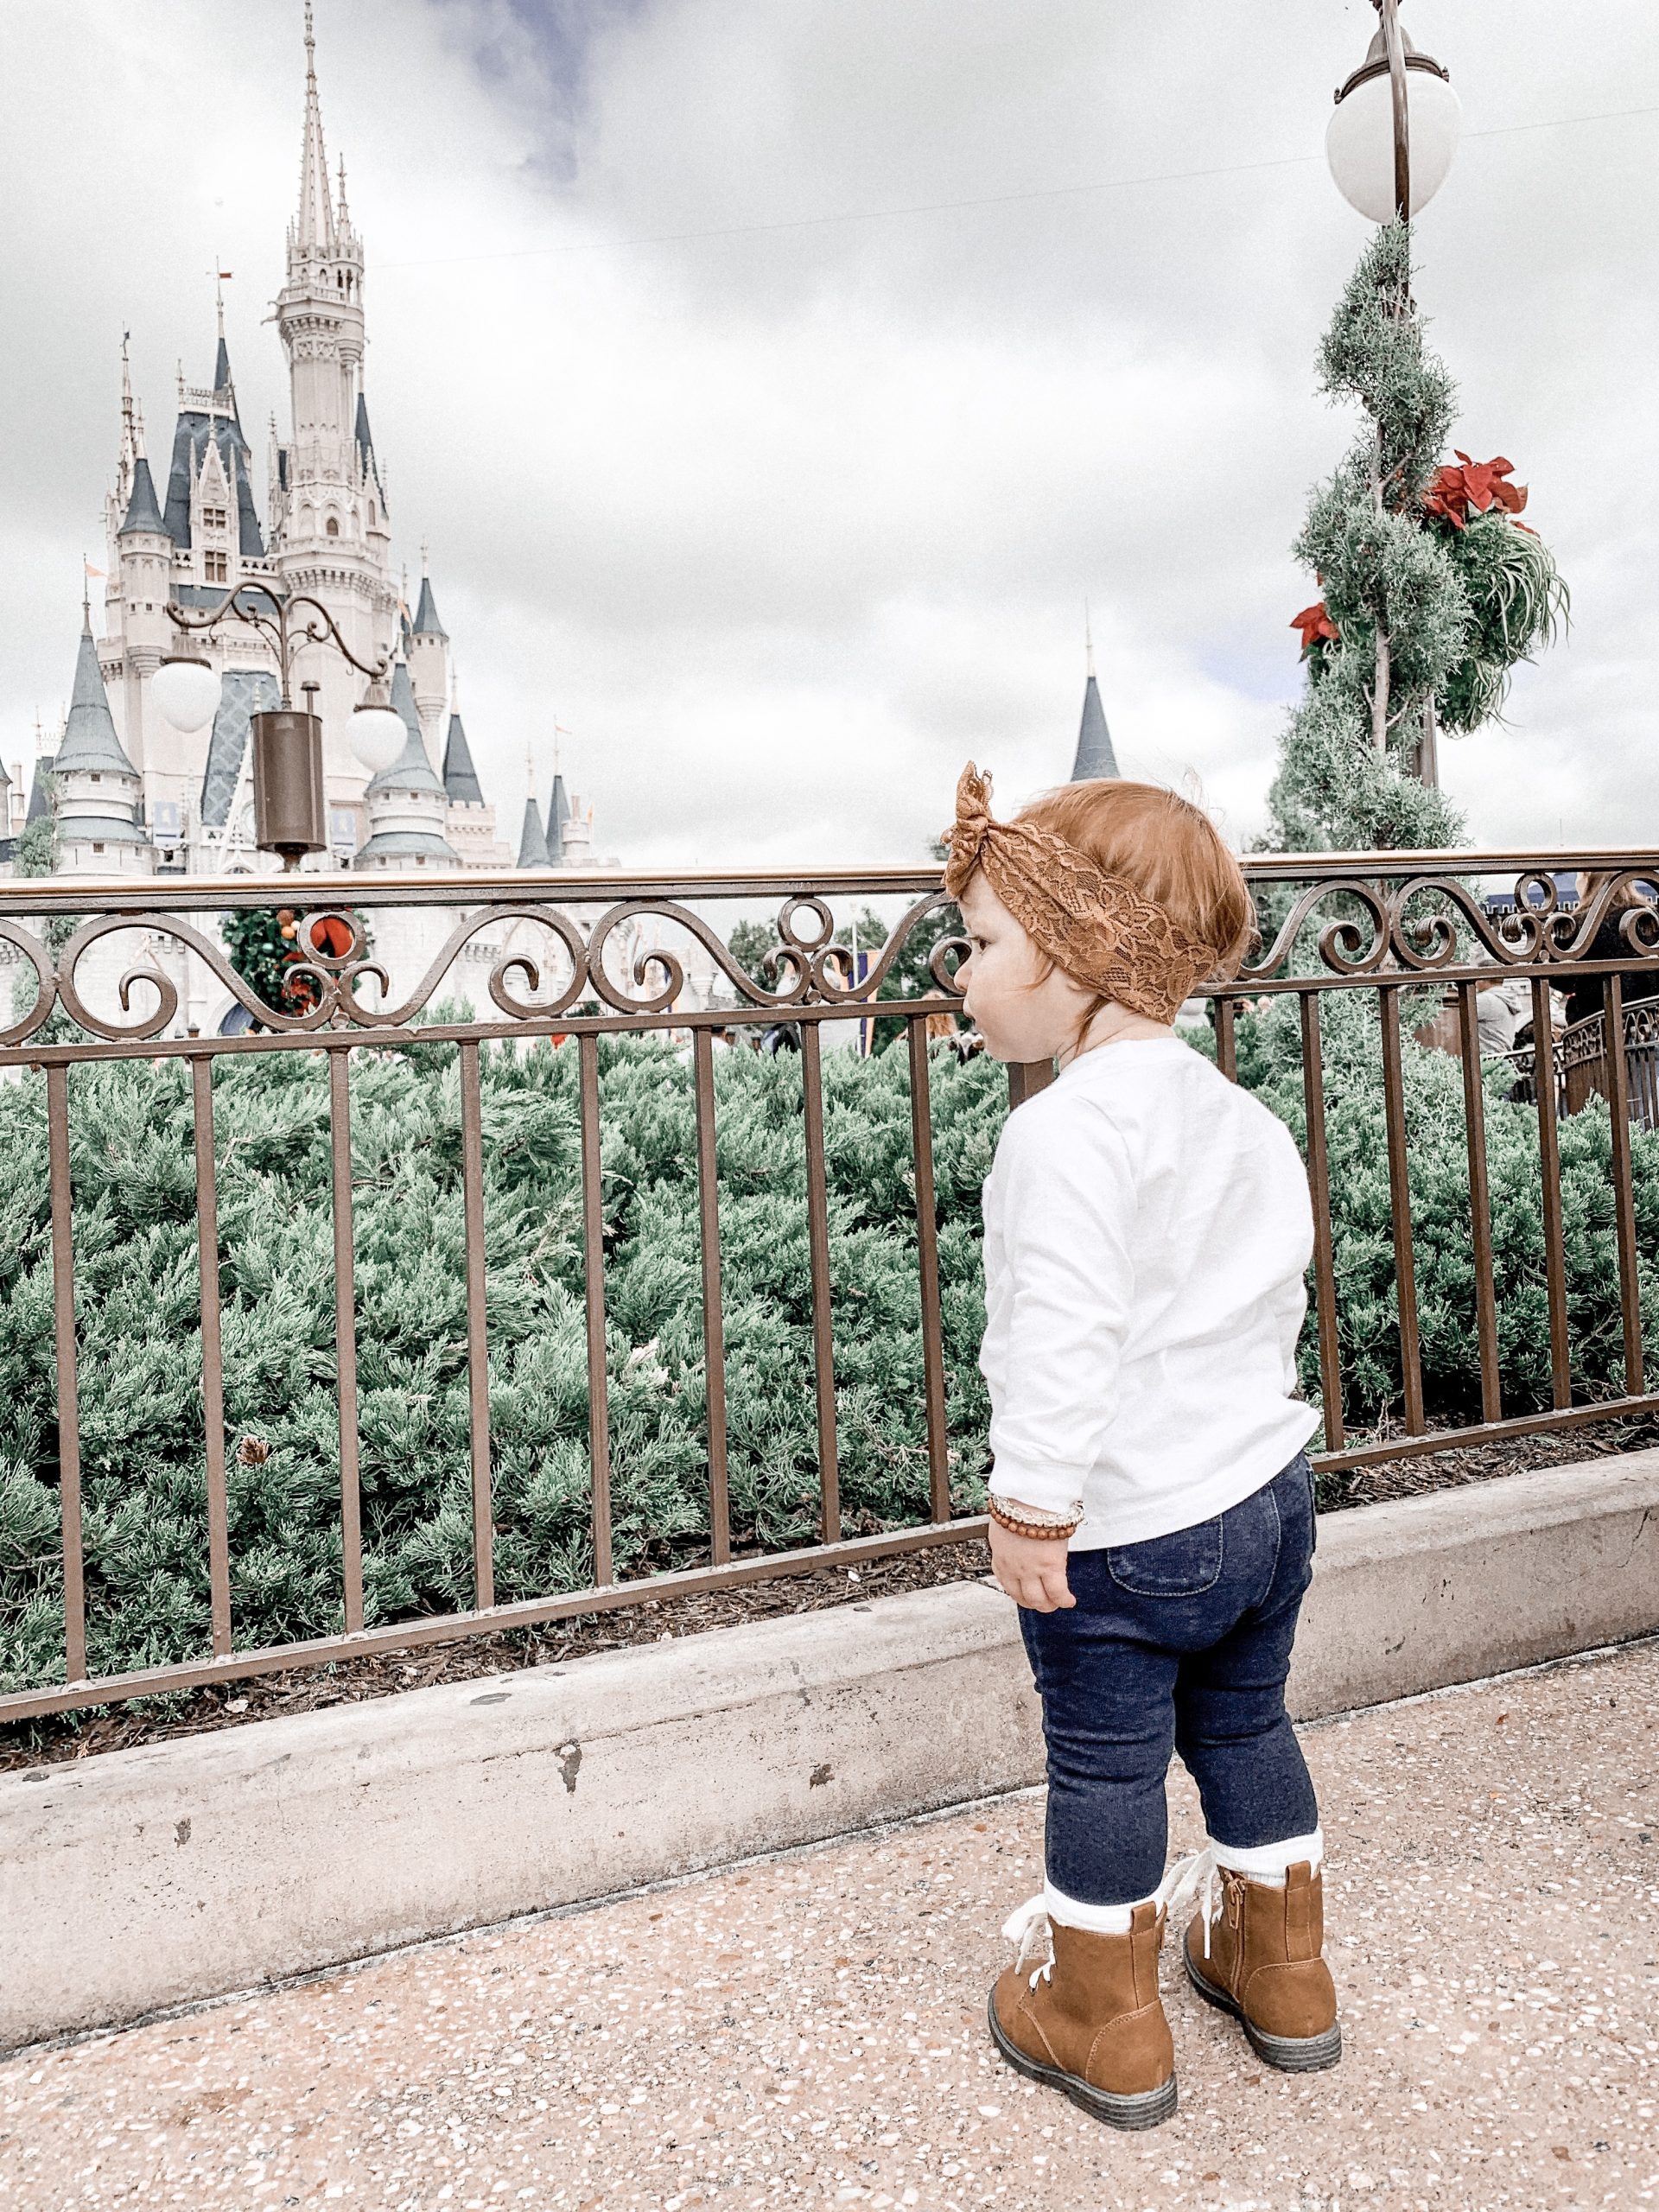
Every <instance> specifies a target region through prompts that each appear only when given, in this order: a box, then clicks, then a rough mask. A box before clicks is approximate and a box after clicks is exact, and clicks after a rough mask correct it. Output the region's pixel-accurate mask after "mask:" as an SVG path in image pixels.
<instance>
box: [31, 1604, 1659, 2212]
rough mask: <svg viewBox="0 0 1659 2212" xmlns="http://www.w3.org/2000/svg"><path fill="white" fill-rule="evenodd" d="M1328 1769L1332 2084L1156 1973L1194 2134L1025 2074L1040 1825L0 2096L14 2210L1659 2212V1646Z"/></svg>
mask: <svg viewBox="0 0 1659 2212" xmlns="http://www.w3.org/2000/svg"><path fill="white" fill-rule="evenodd" d="M1307 1740H1308V1751H1309V1755H1310V1758H1311V1759H1312V1763H1313V1770H1314V1774H1315V1777H1316V1779H1317V1780H1318V1782H1319V1789H1320V1796H1321V1799H1322V1804H1323V1812H1324V1817H1325V1826H1326V1830H1327V1833H1328V1834H1330V1835H1331V1837H1332V1842H1333V1851H1334V1856H1333V1860H1332V1867H1331V1871H1330V1875H1329V1878H1328V1884H1327V1892H1328V1894H1327V1912H1328V1920H1329V1924H1330V1929H1331V1934H1332V1948H1331V1955H1332V1961H1333V1963H1334V1966H1335V1969H1336V1974H1337V1978H1338V1987H1339V1989H1340V1990H1341V1993H1342V1998H1343V2006H1344V2018H1345V2022H1346V2031H1347V2041H1348V2052H1347V2056H1346V2057H1345V2058H1344V2063H1343V2064H1342V2066H1341V2068H1340V2069H1338V2071H1337V2072H1335V2073H1333V2074H1325V2075H1315V2076H1314V2077H1313V2078H1312V2079H1304V2080H1297V2079H1295V2078H1294V2077H1291V2078H1287V2077H1285V2076H1282V2075H1274V2074H1271V2073H1269V2072H1268V2071H1267V2070H1265V2069H1263V2068H1262V2067H1261V2066H1259V2065H1258V2064H1257V2063H1255V2060H1254V2059H1253V2058H1252V2057H1251V2056H1249V2053H1248V2051H1247V2050H1246V2049H1245V2047H1244V2045H1243V2042H1242V2041H1241V2040H1240V2038H1239V2037H1238V2035H1237V2033H1236V2031H1235V2030H1234V2029H1233V2028H1232V2026H1231V2025H1230V2024H1229V2023H1227V2022H1225V2021H1224V2020H1222V2019H1221V2018H1219V2017H1218V2016H1217V2014H1215V2013H1214V2012H1211V2011H1209V2010H1208V2009H1207V2008H1206V2007H1204V2006H1202V2005H1200V2004H1199V2003H1198V2000H1197V1999H1196V1998H1194V1997H1193V1996H1192V1994H1191V1993H1190V1992H1188V1991H1187V1990H1186V1989H1185V1986H1184V1984H1179V1983H1178V1980H1177V1976H1176V1975H1175V1974H1173V1973H1172V1972H1171V1970H1170V1969H1171V1967H1172V1965H1173V1961H1172V1960H1171V1959H1170V1958H1169V1957H1168V1955H1166V1961H1165V1989H1166V1999H1167V2001H1168V2004H1169V2007H1170V2012H1171V2017H1172V2020H1173V2025H1174V2031H1175V2045H1176V2053H1177V2061H1178V2063H1179V2069H1180V2080H1181V2110H1180V2113H1179V2116H1178V2117H1177V2118H1176V2119H1175V2120H1173V2121H1172V2122H1170V2123H1169V2124H1168V2125H1167V2126H1164V2127H1162V2128H1160V2129H1158V2130H1157V2131H1155V2132H1154V2133H1152V2134H1150V2135H1146V2136H1122V2135H1116V2134H1113V2133H1110V2132H1109V2131H1108V2130H1105V2129H1103V2128H1101V2127H1099V2126H1096V2125H1095V2124H1094V2123H1093V2122H1091V2121H1090V2120H1086V2119H1084V2117H1083V2116H1082V2115H1080V2114H1079V2113H1076V2112H1074V2111H1073V2109H1072V2108H1071V2107H1070V2106H1069V2105H1067V2104H1065V2102H1064V2101H1062V2100H1060V2099H1058V2098H1057V2097H1055V2096H1053V2095H1052V2094H1048V2093H1046V2092H1045V2091H1041V2090H1037V2089H1033V2088H1029V2087H1027V2086H1026V2085H1024V2084H1022V2083H1021V2082H1019V2081H1018V2080H1016V2079H1015V2077H1014V2076H1013V2075H1010V2074H1009V2073H1008V2072H1007V2071H1006V2070H1005V2069H1003V2068H1002V2067H1001V2065H1000V2064H999V2063H998V2062H997V2061H996V2059H995V2057H994V2056H993V2055H992V2053H991V2052H990V2050H989V2049H988V2045H987V2043H986V2038H985V2033H984V2028H983V2024H982V2011H983V2003H984V1993H985V1988H986V1985H987V1984H988V1981H989V1980H990V1979H991V1977H992V1975H993V1974H994V1973H995V1970H996V1968H997V1967H998V1966H999V1965H1000V1963H1001V1944H1000V1942H999V1939H998V1936H997V1926H998V1923H1000V1921H1001V1918H1002V1917H1003V1916H1004V1915H1005V1914H1006V1913H1007V1910H1009V1909H1010V1908H1011V1907H1012V1906H1013V1905H1014V1904H1017V1903H1018V1902H1019V1901H1020V1898H1022V1897H1025V1896H1027V1894H1028V1893H1029V1891H1031V1890H1032V1889H1033V1888H1034V1887H1035V1886H1036V1884H1037V1881H1038V1878H1039V1874H1038V1857H1039V1848H1040V1840H1041V1828H1042V1808H1041V1803H1040V1801H1039V1800H1037V1799H1034V1798H1032V1797H1022V1798H1018V1799H1014V1800H1009V1801H1004V1802H999V1803H997V1804H996V1805H995V1806H992V1807H989V1808H982V1809H981V1810H979V1811H976V1812H972V1813H968V1814H963V1815H952V1816H951V1817H950V1818H948V1819H943V1820H937V1821H927V1822H922V1823H918V1824H916V1825H914V1826H912V1827H906V1828H905V1829H902V1830H898V1831H894V1832H891V1833H889V1834H885V1835H882V1836H880V1837H867V1838H862V1839H860V1840H856V1841H854V1842H850V1843H842V1844H836V1845H830V1846H828V1847H823V1848H822V1849H819V1850H817V1851H813V1852H810V1853H802V1854H800V1855H798V1856H796V1857H792V1858H789V1859H779V1860H775V1861H772V1862H769V1863H767V1864H765V1865H762V1866H754V1867H751V1868H750V1869H749V1870H748V1871H747V1872H743V1873H738V1874H727V1875H718V1876H710V1877H709V1878H705V1879H702V1880H699V1881H696V1882H693V1883H689V1884H686V1885H683V1886H682V1887H680V1888H677V1889H675V1890H671V1891H665V1892H659V1893H658V1894H655V1895H652V1896H644V1897H634V1898H630V1899H628V1900H626V1902H624V1903H622V1904H614V1905H607V1906H606V1907H603V1908H602V1909H600V1910H594V1911H589V1912H582V1913H576V1914H573V1915H570V1916H567V1917H564V1918H561V1919H556V1920H549V1921H544V1922H542V1923H537V1924H536V1925H534V1926H527V1927H521V1928H517V1929H512V1930H511V1931H509V1932H506V1933H505V1934H495V1935H490V1936H474V1937H471V1938H469V1939H467V1941H465V1942H458V1943H452V1944H442V1945H430V1946H428V1947H426V1948H423V1949H421V1950H419V1951H416V1952H411V1953H409V1954H407V1955H404V1956H403V1957H400V1958H396V1959H391V1960H386V1961H381V1962H379V1963H377V1964H374V1965H372V1966H368V1967H363V1968H361V1969H359V1970H358V1971H357V1972H355V1973H340V1974H333V1975H330V1976H328V1977H327V1979H324V1980H318V1981H314V1982H311V1983H309V1984H308V1985H306V1986H302V1987H299V1988H295V1989H290V1990H287V1991H283V1992H282V1993H277V1994H275V1995H271V1996H267V1997H265V1998H263V1999H257V2000H255V1999H248V2000H242V2001H238V2002H237V2003H234V2004H231V2005H221V2006H219V2007H216V2008H213V2009H210V2010H207V2011H204V2012H199V2013H196V2014H194V2016H192V2017H191V2018H187V2019H183V2020H178V2021H174V2022H170V2023H168V2024H161V2025H156V2026H152V2027H147V2028H139V2029H135V2030H131V2031H128V2032H126V2033H124V2034H121V2035H116V2036H111V2037H105V2038H102V2039H100V2040H98V2041H94V2042H89V2043H83V2044H79V2045H77V2046H75V2047H73V2048H72V2049H69V2050H62V2051H59V2052H54V2053H51V2054H48V2055H43V2056H42V2055H37V2056H32V2057H26V2058H23V2059H19V2060H13V2061H11V2062H10V2063H8V2064H6V2065H3V2066H0V2208H4V2212H12V2208H21V2207H27V2208H29V2212H57V2208H59V2207H66V2208H67V2207H79V2206H92V2205H97V2206H108V2205H129V2206H138V2205H142V2206H143V2207H145V2208H146V2212H149V2208H151V2207H160V2206H166V2205H224V2206H228V2207H232V2208H235V2212H244V2208H247V2212H255V2209H256V2208H259V2209H261V2212H262V2209H263V2208H264V2207H267V2206H275V2205H283V2206H288V2205H303V2206H310V2205H314V2204H323V2203H327V2202H340V2203H342V2204H345V2205H354V2206H357V2207H359V2208H361V2209H362V2212H404V2208H415V2207H421V2208H425V2207H428V2206H433V2207H436V2206H449V2207H454V2208H461V2207H496V2206H512V2205H518V2204H527V2205H530V2206H532V2207H535V2208H538V2212H539V2208H541V2207H543V2206H549V2207H551V2206H562V2207H569V2208H571V2212H575V2208H578V2207H582V2208H586V2209H587V2212H624V2209H625V2208H628V2207H634V2206H639V2207H651V2208H653V2212H682V2208H685V2207H690V2206H693V2205H712V2206H716V2207H720V2208H728V2207H729V2208H737V2207H741V2206H752V2205H764V2206H771V2205H780V2204H804V2205H811V2206H819V2205H853V2204H862V2205H870V2206H875V2207H881V2206H914V2207H916V2208H918V2212H969V2208H977V2207H982V2206H998V2207H1007V2208H1024V2207H1027V2206H1030V2207H1045V2208H1047V2207H1052V2208H1054V2209H1055V2212H1107V2209H1108V2208H1112V2212H1116V2208H1120V2207H1122V2208H1130V2209H1131V2212H1139V2208H1142V2207H1155V2208H1160V2212H1161V2208H1164V2207H1172V2208H1173V2207H1185V2206H1221V2205H1224V2206H1230V2207H1233V2208H1235V2212H1243V2208H1244V2207H1247V2206H1248V2207H1252V2208H1255V2212H1316V2208H1317V2212H1336V2208H1338V2207H1340V2208H1341V2209H1342V2212H1353V2208H1357V2207H1362V2206H1367V2207H1368V2206H1373V2205H1376V2206H1387V2207H1389V2209H1390V2212H1405V2208H1408V2207H1430V2208H1433V2212H1489V2208H1495V2207H1500V2206H1503V2207H1509V2206H1514V2207H1521V2208H1525V2209H1526V2212H1539V2208H1541V2207H1554V2206H1557V2205H1566V2204H1579V2205H1611V2206H1616V2207H1618V2208H1620V2209H1621V2212H1623V2209H1624V2208H1627V2207H1638V2206H1642V2205H1645V2204H1649V2203H1655V2204H1659V2117H1656V2098H1659V1648H1656V1647H1655V1646H1653V1645H1648V1646H1643V1647H1641V1648H1639V1649H1633V1650H1630V1651H1627V1652H1625V1653H1624V1654H1622V1655H1620V1656H1617V1657H1614V1658H1611V1659H1605V1660H1600V1661H1592V1662H1584V1663H1581V1664H1579V1665H1575V1666H1573V1667H1568V1668H1563V1669H1558V1670H1555V1671H1554V1672H1550V1673H1545V1674H1535V1675H1526V1676H1517V1677H1511V1678H1510V1680H1509V1681H1503V1682H1500V1683H1497V1684H1496V1685H1492V1686H1489V1687H1487V1688H1480V1689H1477V1690H1471V1691H1463V1692H1452V1693H1449V1694H1446V1695H1443V1696H1440V1697H1438V1698H1434V1699H1430V1700H1423V1701H1421V1702H1419V1703H1416V1704H1414V1705H1409V1706H1395V1707H1382V1708H1380V1709H1378V1710H1376V1711H1375V1712H1371V1713H1363V1714H1361V1715H1359V1716H1358V1717H1357V1718H1356V1719H1351V1720H1346V1721H1341V1722H1336V1723H1332V1724H1330V1725H1328V1726H1323V1727H1320V1728H1316V1729H1313V1730H1311V1731H1310V1732H1309V1734H1308V1739H1307ZM1175 1804H1176V1816H1177V1827H1176V1835H1177V1841H1178V1842H1179V1844H1180V1846H1181V1847H1187V1846H1188V1845H1190V1844H1191V1843H1192V1841H1193V1840H1195V1835H1196V1822H1195V1820H1194V1816H1193V1804H1192V1796H1191V1794H1190V1792H1189V1790H1188V1789H1187V1788H1186V1785H1185V1780H1184V1779H1183V1780H1182V1781H1181V1782H1180V1783H1179V1785H1178V1787H1177V1789H1176V1792H1175Z"/></svg>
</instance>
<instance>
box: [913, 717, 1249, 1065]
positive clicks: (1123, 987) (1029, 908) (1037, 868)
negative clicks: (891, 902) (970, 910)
mask: <svg viewBox="0 0 1659 2212" xmlns="http://www.w3.org/2000/svg"><path fill="white" fill-rule="evenodd" d="M945 834H946V838H947V841H948V842H949V845H950V857H949V859H948V860H947V861H946V862H945V869H944V887H945V889H946V890H947V891H948V892H949V893H950V896H951V897H952V898H953V899H959V898H960V897H961V896H962V893H963V891H964V890H965V889H966V887H967V884H968V879H969V876H971V875H972V874H973V873H974V871H975V870H976V868H982V869H983V870H984V872H985V880H986V881H987V882H988V884H989V885H990V887H991V888H992V890H993V891H994V892H995V893H996V895H997V897H998V898H999V899H1001V901H1002V904H1003V905H1004V906H1006V907H1007V910H1008V912H1010V913H1011V914H1012V915H1013V916H1014V919H1015V921H1017V922H1018V923H1019V925H1020V928H1021V929H1023V930H1024V931H1025V932H1026V934H1027V937H1028V938H1031V940H1032V942H1033V944H1035V945H1037V946H1038V947H1039V950H1042V951H1043V952H1046V954H1047V955H1048V957H1049V958H1050V959H1051V960H1052V961H1053V962H1054V963H1055V965H1056V966H1057V967H1058V968H1063V969H1065V972H1066V974H1067V975H1068V976H1075V978H1076V979H1077V982H1080V983H1084V984H1086V985H1087V986H1088V988H1090V990H1091V991H1098V992H1099V993H1100V995H1101V996H1102V997H1103V998H1107V999H1111V1000H1113V1001H1115V1002H1116V1004H1117V1005H1119V1006H1126V1007H1128V1008H1129V1009H1130V1011H1131V1012H1132V1013H1135V1014H1145V1015H1146V1016H1147V1020H1150V1021H1173V1020H1174V1019H1175V1015H1176V1013H1177V1011H1178V1010H1179V1007H1180V1004H1181V1001H1182V1000H1183V999H1185V997H1186V996H1187V995H1188V993H1189V992H1190V991H1191V990H1192V986H1193V985H1194V984H1195V983H1196V982H1198V979H1199V977H1200V976H1204V975H1206V974H1207V973H1208V972H1209V970H1210V969H1211V967H1212V966H1213V965H1214V964H1215V961H1216V957H1217V954H1216V949H1215V947H1214V946H1213V945H1208V944H1201V943H1199V941H1198V939H1197V938H1191V937H1189V936H1187V934H1186V933H1185V931H1183V930H1179V929H1178V928H1177V927H1176V925H1175V924H1174V923H1173V921H1172V920H1171V919H1170V918H1169V916H1168V915H1167V914H1166V912H1164V910H1163V908H1162V907H1161V906H1157V905H1155V904H1154V902H1153V900H1151V899H1147V898H1143V897H1142V895H1141V893H1140V892H1138V891H1137V890H1135V887H1134V886H1133V885H1132V884H1128V883H1126V882H1125V881H1124V880H1123V879H1122V876H1118V875H1108V874H1106V873H1105V871H1104V870H1103V869H1102V868H1097V867H1096V865H1095V863H1094V861H1091V860H1090V859H1089V858H1088V857H1087V856H1086V855H1084V854H1083V853H1080V852H1079V851H1078V850H1077V847H1076V846H1075V845H1069V844H1067V842H1065V838H1064V837H1059V836H1056V835H1055V833H1054V832H1053V830H1052V829H1043V828H1042V827H1041V826H1040V825H1039V824H1038V823H1034V822H998V821H996V820H995V818H994V817H993V816H992V813H991V779H990V778H989V777H988V776H982V775H981V773H980V772H979V770H978V769H977V768H976V766H974V764H973V762H972V761H971V760H970V761H969V763H968V766H966V767H965V768H964V769H963V772H962V774H961V777H960V779H958V781H957V819H956V823H955V825H954V827H953V828H951V829H949V830H948V831H947V832H946V833H945Z"/></svg>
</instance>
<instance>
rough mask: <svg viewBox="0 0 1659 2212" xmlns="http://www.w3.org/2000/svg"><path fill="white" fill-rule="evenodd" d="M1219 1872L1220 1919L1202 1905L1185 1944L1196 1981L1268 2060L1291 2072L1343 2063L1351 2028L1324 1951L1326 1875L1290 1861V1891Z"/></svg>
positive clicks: (1287, 1884) (1190, 1974) (1287, 1885)
mask: <svg viewBox="0 0 1659 2212" xmlns="http://www.w3.org/2000/svg"><path fill="white" fill-rule="evenodd" d="M1216 1874H1217V1878H1218V1880H1219V1882H1220V1884H1221V1897H1222V1904H1221V1910H1220V1912H1219V1914H1218V1915H1217V1917H1216V1918H1215V1919H1214V1920H1213V1921H1212V1920H1211V1919H1210V1918H1209V1916H1208V1914H1207V1913H1206V1912H1205V1910H1204V1909H1203V1907H1202V1906H1201V1907H1200V1908H1199V1910H1198V1914H1197V1915H1196V1916H1195V1917H1194V1919H1193V1921H1192V1925H1191V1926H1190V1927H1189V1928H1188V1929H1187V1931H1186V1940H1185V1943H1184V1945H1183V1947H1182V1955H1183V1956H1184V1958H1185V1962H1186V1974H1187V1979H1188V1980H1189V1981H1190V1982H1191V1983H1192V1986H1193V1988H1194V1989H1196V1990H1197V1991H1198V1994H1199V1996H1200V1997H1203V1998H1206V1999H1208V2000H1209V2002H1210V2003H1211V2005H1218V2006H1219V2007H1220V2009H1221V2010H1222V2011H1223V2012H1230V2013H1231V2014H1232V2016H1233V2018H1235V2019H1236V2020H1237V2021H1238V2022H1239V2024H1241V2026H1242V2027H1243V2030H1244V2032H1245V2034H1246V2035H1247V2036H1248V2037H1249V2042H1250V2048H1251V2049H1252V2050H1254V2051H1255V2054H1256V2056H1257V2057H1258V2058H1264V2059H1266V2061H1267V2063H1268V2065H1269V2066H1277V2067H1280V2068H1282V2069H1283V2070H1284V2071H1285V2072H1286V2073H1287V2074H1312V2073H1314V2072H1316V2071H1317V2070H1318V2069H1319V2068H1320V2067H1322V2066H1334V2065H1335V2064H1336V2063H1337V2061H1338V2059H1339V2058H1340V2057H1341V2056H1342V2030H1341V2028H1340V2027H1339V2026H1338V2024H1337V1992H1336V1986H1335V1985H1334V1984H1333V1982H1332V1980H1331V1969H1330V1967H1327V1966H1326V1964H1325V1961H1324V1960H1323V1958H1321V1957H1320V1955H1319V1954H1320V1951H1321V1949H1322V1948H1323V1946H1324V1942H1325V1890H1324V1885H1323V1882H1322V1881H1321V1879H1320V1877H1319V1875H1318V1874H1317V1873H1316V1872H1314V1871H1313V1868H1312V1867H1311V1866H1309V1865H1308V1864H1307V1862H1306V1860H1305V1859H1304V1860H1303V1861H1301V1862H1300V1864H1299V1865H1297V1866H1293V1867H1291V1869H1290V1870H1289V1872H1287V1875H1286V1876H1285V1880H1284V1885H1283V1887H1282V1888H1281V1887H1279V1886H1278V1885H1275V1884H1274V1883H1271V1882H1252V1881H1249V1880H1247V1879H1246V1878H1245V1877H1244V1876H1243V1874H1235V1873H1233V1872H1231V1871H1230V1869H1229V1868H1228V1867H1225V1866H1218V1867H1217V1869H1216ZM1206 1929H1207V1930H1208V1935H1209V1942H1208V1944H1207V1945H1206V1943H1205V1931H1206ZM1206 1949H1207V1951H1208V1956H1207V1957H1206V1955H1205V1952H1206Z"/></svg>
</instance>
